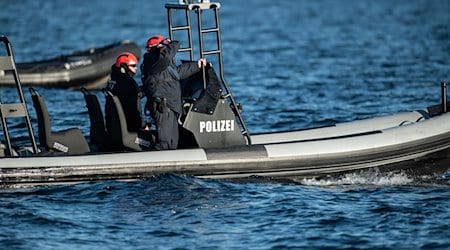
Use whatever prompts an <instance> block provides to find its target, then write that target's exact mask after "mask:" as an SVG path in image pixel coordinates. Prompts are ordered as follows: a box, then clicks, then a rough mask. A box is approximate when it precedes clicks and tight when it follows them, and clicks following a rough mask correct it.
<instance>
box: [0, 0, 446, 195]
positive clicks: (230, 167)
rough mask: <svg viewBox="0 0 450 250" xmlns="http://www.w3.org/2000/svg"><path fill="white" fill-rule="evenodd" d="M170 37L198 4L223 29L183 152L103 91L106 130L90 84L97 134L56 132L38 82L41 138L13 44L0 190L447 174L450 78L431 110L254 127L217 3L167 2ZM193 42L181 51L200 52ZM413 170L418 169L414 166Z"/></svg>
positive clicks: (190, 94) (195, 97) (196, 96)
mask: <svg viewBox="0 0 450 250" xmlns="http://www.w3.org/2000/svg"><path fill="white" fill-rule="evenodd" d="M166 8H167V10H168V16H169V18H168V20H169V34H170V38H171V39H173V32H174V31H179V30H186V31H187V32H188V37H189V39H190V41H192V37H191V24H190V19H189V18H186V20H187V25H186V26H173V25H172V22H171V19H172V11H173V10H179V9H181V10H186V11H185V12H184V13H186V15H190V13H191V11H192V12H193V13H195V14H196V15H197V18H198V22H197V24H198V27H197V28H198V34H201V35H202V34H205V33H209V32H213V33H215V34H216V35H217V46H216V48H217V50H212V51H207V50H204V48H203V44H202V39H201V38H200V39H199V46H198V47H199V48H198V49H199V51H200V57H205V56H216V57H217V58H218V62H219V64H218V69H219V72H218V74H216V71H215V69H214V67H212V65H208V66H207V67H206V68H204V70H202V71H201V72H200V73H198V74H197V75H194V76H192V77H191V78H189V79H187V80H186V82H183V83H182V86H190V87H189V88H185V89H183V92H184V107H183V108H184V114H183V115H182V116H181V117H180V120H179V122H180V132H181V133H180V135H181V139H180V143H179V149H177V150H166V151H155V150H152V143H153V142H154V131H152V130H150V131H138V132H129V131H128V129H127V127H126V122H125V115H124V113H123V110H122V107H121V105H120V101H119V100H118V98H117V97H116V96H114V95H112V94H111V93H110V92H108V91H106V90H104V91H103V94H104V98H105V99H106V102H109V103H110V104H111V105H110V107H111V110H109V112H111V113H110V114H111V119H112V123H111V126H110V127H109V129H108V130H107V129H105V122H104V114H103V110H102V109H101V108H100V105H99V100H98V96H97V95H95V94H93V93H91V92H89V90H87V89H82V92H83V94H84V98H85V101H86V107H87V109H88V112H89V120H90V136H89V140H86V138H85V137H84V136H83V134H82V133H81V131H80V130H79V129H77V128H71V129H67V130H64V131H52V129H51V124H50V118H49V117H50V114H49V113H48V111H47V108H46V105H45V99H44V97H43V96H41V95H40V94H39V92H38V90H36V89H34V88H30V93H31V96H32V100H33V106H34V108H35V110H36V114H37V118H38V130H39V131H38V135H39V145H38V143H37V142H36V141H35V139H34V132H33V130H32V126H31V122H30V118H29V115H28V109H27V105H26V103H25V98H23V95H24V94H23V92H22V87H21V84H20V80H19V77H17V75H18V73H17V71H16V70H15V67H14V60H13V58H12V51H11V50H10V44H9V41H8V39H7V38H6V37H2V41H3V42H4V43H5V45H6V47H7V48H8V55H9V56H6V57H0V66H1V67H2V69H3V70H6V71H11V73H12V74H13V75H14V76H15V79H16V86H17V90H18V93H19V99H20V100H19V101H18V102H17V103H5V104H0V114H1V118H2V129H3V134H4V141H3V143H2V147H1V149H0V187H17V186H29V185H48V184H60V183H77V182H86V181H100V180H135V179H140V178H146V177H149V176H153V175H159V174H165V173H172V174H180V175H190V176H196V177H199V178H225V179H233V178H247V177H254V176H258V177H268V178H275V179H298V178H321V177H327V176H330V175H339V174H343V173H348V172H355V171H365V170H370V169H374V168H376V169H378V170H380V171H406V172H408V173H424V174H429V173H438V174H441V173H444V172H446V171H448V169H449V167H450V113H448V112H447V110H448V108H449V105H448V103H447V94H446V92H447V91H446V84H445V82H442V84H441V92H442V98H441V103H439V104H437V105H433V106H430V107H428V108H424V109H423V110H417V111H411V112H401V113H398V114H393V115H389V116H384V117H375V118H370V119H365V120H357V121H353V122H346V123H339V124H336V125H333V126H327V127H320V128H311V129H303V130H297V131H286V132H274V133H261V134H250V133H249V131H248V129H247V126H246V124H245V121H244V119H243V118H242V115H241V112H242V111H241V109H240V105H238V104H237V103H236V101H235V100H234V98H233V95H232V93H231V90H230V88H229V86H228V84H227V83H226V81H225V79H224V77H223V67H222V50H221V41H220V27H219V19H218V18H219V15H218V10H219V8H220V4H218V3H206V1H202V2H201V3H177V4H167V5H166ZM210 10H212V11H214V15H215V22H216V24H215V27H214V28H209V29H206V30H205V29H203V28H202V27H203V26H202V18H201V15H202V12H203V11H210ZM193 50H194V49H193V46H192V44H191V43H190V44H189V46H188V47H187V48H181V49H180V51H181V52H188V53H190V56H191V60H192V58H193ZM10 118H22V119H23V120H24V123H25V125H26V126H24V127H26V128H27V130H28V135H29V139H30V146H22V147H17V146H14V145H12V143H11V141H12V140H11V138H10V135H9V132H8V122H7V120H9V119H10ZM409 171H411V172H409Z"/></svg>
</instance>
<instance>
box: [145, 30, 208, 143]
mask: <svg viewBox="0 0 450 250" xmlns="http://www.w3.org/2000/svg"><path fill="white" fill-rule="evenodd" d="M179 48H180V43H179V42H178V41H171V40H170V39H167V38H164V37H163V36H161V35H156V36H152V37H150V38H149V39H148V40H147V43H146V50H147V53H145V54H144V61H143V63H142V65H141V71H142V83H143V91H144V92H145V95H146V97H147V105H146V107H147V109H148V110H150V115H151V117H152V118H153V120H154V122H155V125H156V129H157V136H156V143H155V149H156V150H163V149H176V148H177V147H178V138H179V131H178V129H179V128H178V117H179V116H180V115H181V113H182V101H181V85H180V80H182V79H186V78H188V77H190V76H192V75H193V74H195V73H197V72H199V71H200V69H201V68H202V66H206V60H205V59H204V58H202V59H200V60H198V61H197V62H187V63H182V64H181V65H178V66H177V65H175V55H176V53H177V51H178V49H179Z"/></svg>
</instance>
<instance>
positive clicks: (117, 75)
mask: <svg viewBox="0 0 450 250" xmlns="http://www.w3.org/2000/svg"><path fill="white" fill-rule="evenodd" d="M106 89H107V90H109V91H110V92H111V93H112V94H113V95H115V96H117V97H118V98H119V100H120V104H122V108H123V112H124V113H125V118H126V120H127V126H128V131H138V130H140V129H141V128H142V119H141V105H140V95H141V93H140V89H139V86H138V84H137V83H136V81H135V80H134V79H133V77H132V76H131V75H130V74H129V73H127V72H126V73H123V72H121V71H120V68H117V67H116V66H114V65H113V66H112V67H111V79H110V80H109V81H108V85H107V86H106ZM106 117H107V119H108V115H107V116H106ZM106 123H107V124H108V121H106Z"/></svg>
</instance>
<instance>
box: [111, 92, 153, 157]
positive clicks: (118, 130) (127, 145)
mask: <svg viewBox="0 0 450 250" xmlns="http://www.w3.org/2000/svg"><path fill="white" fill-rule="evenodd" d="M103 93H104V94H105V97H106V107H105V113H106V115H107V116H109V117H108V119H106V120H109V121H110V124H108V123H107V124H106V130H107V136H108V137H109V140H110V142H111V146H112V148H113V149H114V150H125V151H143V150H149V149H151V147H152V146H153V145H152V144H153V142H154V139H153V136H152V133H151V132H150V131H144V130H141V131H139V132H130V131H128V126H127V122H126V118H125V113H124V111H123V108H122V104H121V103H120V100H119V98H118V97H117V96H114V95H113V94H112V93H111V92H109V91H108V90H105V89H104V90H103Z"/></svg>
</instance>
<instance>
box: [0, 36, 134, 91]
mask: <svg viewBox="0 0 450 250" xmlns="http://www.w3.org/2000/svg"><path fill="white" fill-rule="evenodd" d="M124 51H129V52H131V53H133V54H135V55H136V57H138V58H139V57H141V54H142V52H141V49H140V48H139V46H137V44H136V43H134V42H132V41H128V40H124V41H120V42H116V43H112V44H109V45H106V46H103V47H98V48H89V49H86V50H83V51H78V52H74V53H72V54H70V55H61V56H57V57H54V58H51V59H47V60H43V61H35V62H27V63H17V65H16V66H17V71H18V72H19V74H20V80H21V81H22V84H24V85H33V86H43V87H57V88H79V87H81V86H83V87H87V88H99V87H101V86H102V85H105V84H106V82H107V78H108V76H109V74H110V72H111V65H112V64H113V63H114V62H115V60H116V58H117V56H119V55H120V53H122V52H124ZM0 85H6V86H14V85H15V81H14V77H13V76H12V75H11V74H5V72H4V71H0Z"/></svg>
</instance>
